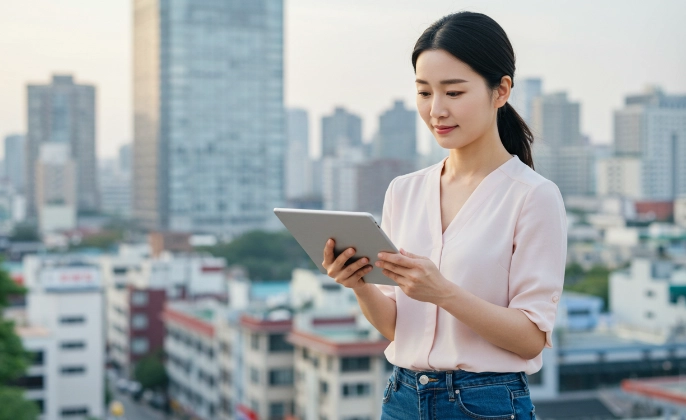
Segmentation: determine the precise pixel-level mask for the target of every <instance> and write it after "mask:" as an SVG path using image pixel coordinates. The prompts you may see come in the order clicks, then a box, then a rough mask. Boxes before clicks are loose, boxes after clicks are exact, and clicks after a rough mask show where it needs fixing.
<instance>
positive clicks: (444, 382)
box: [381, 366, 536, 420]
mask: <svg viewBox="0 0 686 420" xmlns="http://www.w3.org/2000/svg"><path fill="white" fill-rule="evenodd" d="M535 418H536V415H535V413H534V405H533V403H532V402H531V398H530V397H529V382H528V380H527V378H526V374H525V373H524V372H506V373H499V372H481V373H473V372H466V371H464V370H455V371H427V372H415V371H412V370H408V369H404V368H401V367H398V366H395V367H394V368H393V372H392V373H391V377H390V378H389V379H388V383H387V385H386V389H385V390H384V394H383V404H382V407H381V419H382V420H391V419H394V420H395V419H398V420H409V419H421V420H433V419H470V420H473V419H488V420H513V419H516V420H522V419H526V420H534V419H535Z"/></svg>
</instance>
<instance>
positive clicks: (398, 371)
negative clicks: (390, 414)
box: [393, 365, 400, 392]
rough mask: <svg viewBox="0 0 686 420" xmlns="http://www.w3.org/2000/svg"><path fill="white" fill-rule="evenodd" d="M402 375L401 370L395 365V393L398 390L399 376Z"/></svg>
mask: <svg viewBox="0 0 686 420" xmlns="http://www.w3.org/2000/svg"><path fill="white" fill-rule="evenodd" d="M399 374H400V368H399V367H398V366H396V365H393V391H394V392H395V391H397V390H398V375H399Z"/></svg>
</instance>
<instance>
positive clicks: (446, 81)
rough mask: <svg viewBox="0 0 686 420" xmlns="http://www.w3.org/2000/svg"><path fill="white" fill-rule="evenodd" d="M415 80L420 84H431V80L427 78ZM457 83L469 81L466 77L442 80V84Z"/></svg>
mask: <svg viewBox="0 0 686 420" xmlns="http://www.w3.org/2000/svg"><path fill="white" fill-rule="evenodd" d="M414 82H415V83H419V84H420V85H428V84H429V82H427V81H426V80H422V79H417V80H415V81H414ZM457 83H468V82H467V81H466V80H464V79H448V80H441V81H440V84H442V85H454V84H457Z"/></svg>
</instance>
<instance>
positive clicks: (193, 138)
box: [133, 0, 285, 234]
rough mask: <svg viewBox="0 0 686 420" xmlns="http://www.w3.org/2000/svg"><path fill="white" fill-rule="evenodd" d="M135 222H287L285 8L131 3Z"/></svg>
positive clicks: (174, 225) (267, 3)
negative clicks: (283, 209)
mask: <svg viewBox="0 0 686 420" xmlns="http://www.w3.org/2000/svg"><path fill="white" fill-rule="evenodd" d="M133 28H134V29H133V41H134V46H135V47H134V56H133V64H134V83H133V85H134V143H133V182H134V185H133V208H134V217H136V218H137V219H139V220H140V221H141V222H143V224H144V225H145V226H147V227H148V228H154V229H169V230H183V231H198V232H214V233H217V232H224V233H229V234H233V233H240V232H242V231H245V230H248V229H253V228H269V227H271V226H272V224H273V226H274V227H276V226H278V225H279V223H278V219H277V218H276V217H275V216H274V215H273V212H272V209H273V208H274V207H279V206H280V204H281V203H282V202H283V182H284V154H285V140H284V137H285V136H284V108H283V0H258V1H250V2H235V1H231V2H227V1H225V0H207V1H202V2H198V1H192V0H180V1H174V2H159V1H156V0H135V1H134V24H133Z"/></svg>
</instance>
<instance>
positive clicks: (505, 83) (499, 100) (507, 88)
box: [494, 76, 512, 108]
mask: <svg viewBox="0 0 686 420" xmlns="http://www.w3.org/2000/svg"><path fill="white" fill-rule="evenodd" d="M496 92H498V94H497V96H496V98H495V104H494V105H495V107H496V108H500V107H502V106H505V103H506V102H507V100H508V99H510V93H512V78H511V77H510V76H503V77H502V78H501V79H500V85H499V86H498V87H497V88H496Z"/></svg>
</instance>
